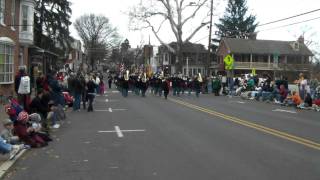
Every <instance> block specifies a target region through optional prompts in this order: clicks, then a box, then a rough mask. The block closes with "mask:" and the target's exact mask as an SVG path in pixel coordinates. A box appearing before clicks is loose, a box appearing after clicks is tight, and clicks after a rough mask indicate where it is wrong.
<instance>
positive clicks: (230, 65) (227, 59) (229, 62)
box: [223, 54, 234, 70]
mask: <svg viewBox="0 0 320 180" xmlns="http://www.w3.org/2000/svg"><path fill="white" fill-rule="evenodd" d="M223 62H224V66H225V69H226V70H231V69H233V63H234V59H233V57H232V56H230V54H228V55H227V56H226V57H225V58H224V59H223Z"/></svg>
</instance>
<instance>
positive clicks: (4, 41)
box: [0, 37, 16, 46]
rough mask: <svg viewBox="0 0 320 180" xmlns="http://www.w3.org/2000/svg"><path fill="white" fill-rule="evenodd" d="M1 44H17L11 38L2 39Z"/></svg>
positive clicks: (0, 38)
mask: <svg viewBox="0 0 320 180" xmlns="http://www.w3.org/2000/svg"><path fill="white" fill-rule="evenodd" d="M0 43H1V44H8V45H12V46H14V45H15V44H16V43H15V42H14V41H13V40H12V39H11V38H9V37H0Z"/></svg>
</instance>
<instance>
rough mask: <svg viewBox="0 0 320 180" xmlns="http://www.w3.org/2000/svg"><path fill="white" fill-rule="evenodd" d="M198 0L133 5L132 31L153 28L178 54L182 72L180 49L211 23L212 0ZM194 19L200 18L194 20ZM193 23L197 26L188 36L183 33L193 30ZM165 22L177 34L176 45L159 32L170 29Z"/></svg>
mask: <svg viewBox="0 0 320 180" xmlns="http://www.w3.org/2000/svg"><path fill="white" fill-rule="evenodd" d="M195 1H196V2H193V1H191V0H141V2H140V4H138V5H136V6H135V7H133V8H132V9H131V11H130V12H129V17H130V28H131V29H133V30H141V29H144V28H150V29H151V31H152V32H153V34H154V35H155V37H156V38H157V39H158V41H159V42H160V43H161V44H162V45H165V46H166V47H167V48H168V49H169V51H171V52H172V53H174V54H175V55H176V62H177V68H178V70H179V71H181V68H182V52H181V50H182V45H183V43H185V42H188V41H190V40H191V39H192V38H193V37H194V35H195V34H197V33H198V32H199V30H200V29H202V28H203V27H205V26H206V25H208V24H209V23H210V21H209V15H210V13H209V12H210V8H209V7H210V5H209V3H210V1H209V0H195ZM217 1H218V0H217ZM215 7H216V6H215ZM199 16H201V17H199ZM196 17H197V18H196ZM195 19H197V20H196V21H195ZM199 19H200V21H199ZM192 21H193V22H192ZM191 23H192V26H195V28H194V29H193V30H192V31H191V32H189V33H188V34H187V35H185V34H184V33H185V32H186V31H187V30H190V25H191ZM166 25H168V26H169V29H170V31H171V32H172V33H173V35H174V37H175V40H176V42H177V43H175V44H176V47H172V46H170V45H169V43H170V42H165V41H164V40H163V37H160V32H161V31H166V30H167V27H168V26H166ZM187 28H189V29H187Z"/></svg>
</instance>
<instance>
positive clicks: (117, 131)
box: [98, 126, 146, 138]
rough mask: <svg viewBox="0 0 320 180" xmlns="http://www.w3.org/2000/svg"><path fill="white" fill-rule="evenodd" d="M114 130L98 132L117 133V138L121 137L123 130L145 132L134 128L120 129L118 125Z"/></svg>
mask: <svg viewBox="0 0 320 180" xmlns="http://www.w3.org/2000/svg"><path fill="white" fill-rule="evenodd" d="M114 129H115V130H114V131H98V133H114V132H115V133H117V135H118V137H119V138H123V137H124V135H123V132H145V131H146V130H144V129H134V130H121V129H120V127H119V126H115V127H114Z"/></svg>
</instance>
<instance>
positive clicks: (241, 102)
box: [237, 101, 245, 104]
mask: <svg viewBox="0 0 320 180" xmlns="http://www.w3.org/2000/svg"><path fill="white" fill-rule="evenodd" d="M237 103H239V104H245V102H243V101H237Z"/></svg>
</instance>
